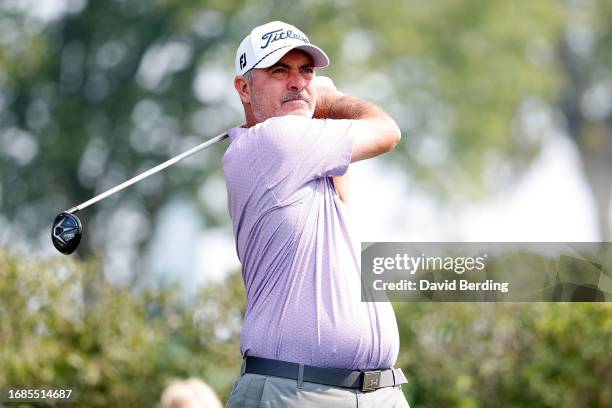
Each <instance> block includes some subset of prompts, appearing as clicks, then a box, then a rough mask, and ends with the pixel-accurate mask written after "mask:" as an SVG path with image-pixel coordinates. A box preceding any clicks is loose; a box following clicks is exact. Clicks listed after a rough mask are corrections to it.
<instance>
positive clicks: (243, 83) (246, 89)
mask: <svg viewBox="0 0 612 408" xmlns="http://www.w3.org/2000/svg"><path fill="white" fill-rule="evenodd" d="M234 88H236V91H238V95H239V96H240V100H242V103H250V102H251V88H250V85H249V83H248V81H247V80H246V78H245V77H243V76H242V75H237V76H236V78H234Z"/></svg>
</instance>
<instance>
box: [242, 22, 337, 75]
mask: <svg viewBox="0 0 612 408" xmlns="http://www.w3.org/2000/svg"><path fill="white" fill-rule="evenodd" d="M294 49H298V50H302V51H304V52H306V53H307V54H309V55H310V56H311V57H312V62H313V63H314V66H315V67H316V68H324V67H326V66H328V65H329V58H327V55H325V53H324V52H323V50H321V49H320V48H319V47H317V46H314V45H312V44H310V41H309V40H308V37H306V35H305V34H304V33H303V32H301V31H300V30H298V29H297V28H295V27H294V26H292V25H290V24H287V23H283V22H282V21H272V22H271V23H268V24H264V25H261V26H259V27H255V28H254V29H253V31H251V33H250V34H249V35H247V36H246V37H245V39H244V40H242V42H241V43H240V46H239V47H238V51H237V52H236V75H244V73H245V72H247V71H248V70H250V69H251V68H268V67H271V66H272V65H274V64H276V63H277V62H278V60H280V59H281V58H282V57H283V56H284V55H285V54H286V53H288V52H289V51H291V50H294Z"/></svg>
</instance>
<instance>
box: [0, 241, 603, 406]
mask: <svg viewBox="0 0 612 408" xmlns="http://www.w3.org/2000/svg"><path fill="white" fill-rule="evenodd" d="M244 296H245V293H244V288H243V285H242V278H241V276H240V274H239V273H234V274H232V275H230V276H228V278H227V279H226V280H225V281H224V282H211V283H209V284H208V285H207V286H206V287H205V288H204V289H203V291H202V292H201V294H200V296H198V298H197V300H196V301H195V302H194V303H185V302H184V301H181V300H180V298H179V297H178V296H177V292H176V291H174V290H171V289H163V290H159V291H145V292H138V293H134V292H127V291H124V290H120V289H117V288H114V287H112V286H110V285H109V284H108V283H106V282H105V280H104V278H103V276H102V274H101V270H100V268H99V263H98V262H96V261H91V262H75V261H72V260H66V258H61V259H57V258H55V259H52V260H40V261H26V260H24V259H22V258H20V257H19V256H17V255H14V254H10V253H7V252H0V388H3V387H7V386H22V387H24V386H39V387H42V386H49V387H50V386H62V385H63V386H71V387H74V388H75V389H76V390H77V392H78V393H79V394H80V396H81V397H80V400H79V402H78V403H77V404H76V406H83V407H108V406H133V407H138V406H147V407H152V406H155V404H156V401H158V399H159V396H160V395H161V391H162V390H163V387H164V386H165V385H166V383H167V381H168V380H170V379H171V378H177V377H178V378H183V377H188V376H197V377H200V378H203V379H204V380H205V381H207V382H208V383H210V384H211V386H213V388H215V389H216V390H217V392H218V393H219V394H220V396H221V398H222V399H226V398H227V397H228V396H229V392H230V390H231V386H232V383H233V381H234V380H235V378H236V376H237V374H238V371H239V366H240V362H241V359H240V352H239V347H238V342H239V335H240V328H241V325H242V316H243V314H244V305H245V300H244ZM394 307H395V310H396V315H397V321H398V325H399V329H400V337H401V348H400V356H399V360H398V366H401V367H402V368H403V369H404V371H405V372H406V374H407V376H408V378H409V383H408V385H406V386H405V387H404V391H405V392H406V394H407V397H408V400H409V401H410V404H411V406H412V407H413V408H419V407H446V406H456V407H492V406H503V407H558V406H565V405H569V406H577V407H606V406H610V404H611V403H612V394H611V392H610V387H609V386H607V385H606V384H610V383H611V382H612V377H611V376H612V358H611V357H610V344H612V307H610V305H609V304H604V303H585V304H577V303H572V304H553V303H533V304H513V303H505V304H461V303H397V304H395V305H394Z"/></svg>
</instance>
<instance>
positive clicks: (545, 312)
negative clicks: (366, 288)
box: [395, 303, 612, 408]
mask: <svg viewBox="0 0 612 408" xmlns="http://www.w3.org/2000/svg"><path fill="white" fill-rule="evenodd" d="M395 310H396V313H397V316H398V324H399V326H400V333H401V339H402V345H401V351H400V353H401V354H400V358H399V364H398V365H400V366H402V367H404V369H405V370H406V371H407V372H408V375H409V376H410V378H411V380H412V381H410V382H409V384H408V386H407V388H406V392H407V395H408V399H409V401H410V402H411V406H412V407H442V406H457V407H494V406H503V407H517V408H518V407H560V406H576V407H605V406H609V405H610V404H611V403H612V393H611V392H610V389H609V388H610V387H609V386H607V385H606V384H610V383H611V382H612V357H611V356H610V350H609V349H610V344H612V307H611V306H610V305H609V304H604V303H582V304H578V303H531V304H522V303H504V304H462V303H421V304H414V303H403V304H395Z"/></svg>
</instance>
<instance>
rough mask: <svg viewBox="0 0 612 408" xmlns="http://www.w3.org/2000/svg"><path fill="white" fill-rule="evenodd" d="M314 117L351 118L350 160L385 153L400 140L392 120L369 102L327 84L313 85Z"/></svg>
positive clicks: (354, 160) (399, 134) (363, 158)
mask: <svg viewBox="0 0 612 408" xmlns="http://www.w3.org/2000/svg"><path fill="white" fill-rule="evenodd" d="M314 117H315V118H317V119H354V120H355V121H354V122H353V126H352V128H351V132H352V133H353V151H352V155H351V163H353V162H356V161H359V160H365V159H370V158H372V157H376V156H378V155H381V154H383V153H387V152H389V151H391V150H393V148H394V147H395V146H396V145H397V143H398V142H399V141H400V138H401V133H400V130H399V127H398V126H397V124H396V123H395V121H394V120H393V119H392V118H391V117H390V116H389V115H387V113H385V111H383V110H382V109H381V108H379V107H378V106H376V105H374V104H373V103H370V102H366V101H363V100H360V99H357V98H355V97H352V96H348V95H344V94H342V93H340V92H338V91H335V90H334V89H331V88H329V87H317V105H316V108H315V113H314Z"/></svg>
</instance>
